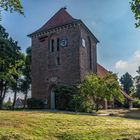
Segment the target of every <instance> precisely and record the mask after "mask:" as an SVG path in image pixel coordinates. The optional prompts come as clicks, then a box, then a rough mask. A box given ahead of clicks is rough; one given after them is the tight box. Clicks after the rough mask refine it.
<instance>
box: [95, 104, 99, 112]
mask: <svg viewBox="0 0 140 140" xmlns="http://www.w3.org/2000/svg"><path fill="white" fill-rule="evenodd" d="M98 110H99V103H98V102H96V112H97V111H98Z"/></svg>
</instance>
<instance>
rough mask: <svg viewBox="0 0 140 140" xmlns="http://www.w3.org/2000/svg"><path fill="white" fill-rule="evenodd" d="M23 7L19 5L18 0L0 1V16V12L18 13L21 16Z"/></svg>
mask: <svg viewBox="0 0 140 140" xmlns="http://www.w3.org/2000/svg"><path fill="white" fill-rule="evenodd" d="M22 9H23V7H22V5H21V2H20V0H1V1H0V14H1V11H2V10H5V11H9V12H11V13H12V12H14V11H16V12H18V13H20V14H23V10H22Z"/></svg>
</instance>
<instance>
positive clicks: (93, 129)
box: [0, 111, 140, 140]
mask: <svg viewBox="0 0 140 140" xmlns="http://www.w3.org/2000/svg"><path fill="white" fill-rule="evenodd" d="M136 136H140V120H132V119H127V118H120V117H109V116H108V117H103V116H90V115H75V114H66V113H60V112H58V113H50V112H24V111H0V140H113V139H117V138H127V137H128V138H132V137H136Z"/></svg>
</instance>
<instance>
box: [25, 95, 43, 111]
mask: <svg viewBox="0 0 140 140" xmlns="http://www.w3.org/2000/svg"><path fill="white" fill-rule="evenodd" d="M27 106H28V108H29V109H42V108H44V102H43V100H41V99H35V98H30V99H28V100H27Z"/></svg>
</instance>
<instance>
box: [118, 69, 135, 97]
mask: <svg viewBox="0 0 140 140" xmlns="http://www.w3.org/2000/svg"><path fill="white" fill-rule="evenodd" d="M120 82H121V85H122V86H123V90H124V91H125V92H126V93H127V94H130V93H131V89H132V88H133V78H132V76H131V75H130V74H129V73H128V72H126V73H125V74H124V75H122V76H121V78H120Z"/></svg>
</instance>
